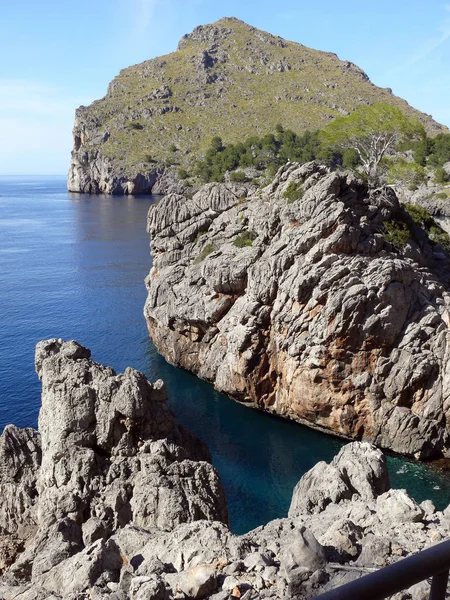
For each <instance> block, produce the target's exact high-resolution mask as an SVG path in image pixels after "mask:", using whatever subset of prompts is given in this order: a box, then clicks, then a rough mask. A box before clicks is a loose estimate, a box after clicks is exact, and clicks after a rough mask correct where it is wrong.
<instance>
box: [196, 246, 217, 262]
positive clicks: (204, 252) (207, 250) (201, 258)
mask: <svg viewBox="0 0 450 600" xmlns="http://www.w3.org/2000/svg"><path fill="white" fill-rule="evenodd" d="M211 252H214V246H213V245H212V244H206V246H205V247H204V248H203V249H202V251H201V252H200V254H199V255H198V256H197V258H196V259H195V260H194V264H195V265H198V264H199V263H201V262H202V261H204V260H205V258H206V257H207V256H208V255H209V254H211Z"/></svg>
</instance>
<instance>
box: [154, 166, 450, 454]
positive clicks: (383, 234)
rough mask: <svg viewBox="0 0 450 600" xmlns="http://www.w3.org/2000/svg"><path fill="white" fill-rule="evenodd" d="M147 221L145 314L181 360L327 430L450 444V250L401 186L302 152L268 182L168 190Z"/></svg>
mask: <svg viewBox="0 0 450 600" xmlns="http://www.w3.org/2000/svg"><path fill="white" fill-rule="evenodd" d="M293 189H294V190H295V189H296V190H297V196H298V198H297V199H296V200H294V201H292V202H289V201H288V199H287V198H286V197H285V194H286V192H288V190H291V192H292V190H293ZM291 198H292V196H291ZM392 223H393V224H394V227H397V228H400V229H401V228H402V227H403V228H409V230H410V235H411V238H410V241H409V242H408V243H406V244H405V245H404V247H397V246H395V245H393V243H391V242H390V241H389V239H392V238H390V237H389V234H388V225H387V224H392ZM148 228H149V232H150V235H151V246H152V254H153V268H152V270H151V272H150V275H149V277H148V278H147V286H148V298H147V302H146V306H145V315H146V318H147V323H148V328H149V331H150V335H151V337H152V339H153V341H154V342H155V344H156V346H157V348H158V350H159V351H160V352H161V353H162V354H163V355H164V356H165V358H166V359H167V360H169V361H170V362H171V363H173V364H175V365H178V366H181V367H183V368H185V369H188V370H191V371H193V372H194V373H196V374H198V375H199V376H200V377H202V378H204V379H206V380H209V381H211V382H213V383H214V386H215V387H216V388H217V389H218V390H221V391H224V392H226V393H228V394H230V395H231V396H233V397H234V398H236V399H237V400H240V401H243V402H249V403H251V404H253V405H255V406H257V407H258V408H260V409H263V410H266V411H269V412H272V413H276V414H278V415H280V416H283V417H287V418H290V419H294V420H297V421H300V422H302V423H306V424H308V425H310V426H313V427H317V428H319V429H322V430H325V431H330V432H333V433H335V434H338V435H343V436H346V437H348V438H353V439H359V440H367V441H370V442H374V443H375V444H377V445H378V446H380V447H384V448H389V449H391V450H394V451H395V452H398V453H402V454H406V455H410V456H415V457H418V458H429V457H432V456H439V455H442V454H444V455H447V454H448V453H449V443H450V442H449V436H448V425H447V424H448V421H449V419H450V414H449V402H448V399H449V396H450V388H449V381H450V378H449V365H450V360H449V347H448V342H447V339H448V328H449V324H450V296H449V293H448V285H449V276H450V262H449V257H448V255H447V254H446V253H445V252H444V251H443V249H442V247H441V246H439V245H438V244H435V243H434V242H433V241H432V240H430V239H429V238H428V237H427V235H426V233H425V231H424V230H423V229H422V228H421V227H420V226H419V225H417V224H415V223H414V221H413V220H412V219H411V217H410V216H409V215H408V213H406V211H405V210H404V209H402V208H401V206H400V204H399V202H398V199H397V197H396V196H395V194H394V192H393V191H392V190H391V189H390V188H386V189H382V190H376V191H371V192H370V193H369V192H368V190H367V188H366V187H365V186H364V185H362V184H359V183H358V182H357V181H356V180H355V179H354V178H353V177H352V176H350V175H348V174H345V173H338V172H329V171H328V170H327V168H326V167H323V166H320V165H316V164H314V163H308V164H305V165H302V166H300V165H298V164H294V163H290V164H287V165H286V166H284V167H282V168H281V169H280V171H279V172H278V174H277V176H276V178H275V180H274V181H273V183H272V184H270V185H269V186H268V187H267V188H265V189H264V190H259V191H258V190H255V189H254V188H251V189H250V191H248V190H247V189H246V188H245V187H243V186H239V185H238V184H231V183H230V184H207V185H206V186H204V187H203V188H202V189H201V190H200V191H198V192H197V193H196V194H195V195H194V196H193V197H192V198H189V197H185V196H182V195H179V194H168V195H167V196H166V197H165V198H163V200H162V201H161V202H160V203H159V204H157V205H155V206H153V207H152V208H151V209H150V212H149V218H148Z"/></svg>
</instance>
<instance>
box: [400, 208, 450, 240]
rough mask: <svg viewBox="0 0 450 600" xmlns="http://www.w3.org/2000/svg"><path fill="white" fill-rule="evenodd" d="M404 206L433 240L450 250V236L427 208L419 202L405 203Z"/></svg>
mask: <svg viewBox="0 0 450 600" xmlns="http://www.w3.org/2000/svg"><path fill="white" fill-rule="evenodd" d="M404 207H405V209H406V210H407V212H408V213H409V215H410V216H411V217H412V219H413V220H414V222H415V223H417V224H418V225H421V226H422V227H423V228H424V229H425V231H426V232H427V234H428V237H429V238H430V240H431V241H432V242H434V243H435V244H441V246H443V247H444V248H445V249H446V250H447V251H450V236H449V235H448V233H447V232H445V231H444V230H443V229H442V227H441V226H440V225H439V223H437V222H436V221H435V220H434V219H433V217H432V216H431V215H430V213H429V212H428V211H427V210H426V209H425V208H422V206H418V205H417V204H405V205H404Z"/></svg>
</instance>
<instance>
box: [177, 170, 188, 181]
mask: <svg viewBox="0 0 450 600" xmlns="http://www.w3.org/2000/svg"><path fill="white" fill-rule="evenodd" d="M177 177H178V179H187V178H188V177H189V173H188V172H187V171H186V169H183V167H180V168H179V169H178V172H177Z"/></svg>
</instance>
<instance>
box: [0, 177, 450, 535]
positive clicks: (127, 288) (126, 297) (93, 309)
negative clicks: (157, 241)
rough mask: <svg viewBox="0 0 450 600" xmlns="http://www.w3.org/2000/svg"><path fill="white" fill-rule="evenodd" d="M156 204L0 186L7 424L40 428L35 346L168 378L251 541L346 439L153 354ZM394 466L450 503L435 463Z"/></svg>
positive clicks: (414, 489)
mask: <svg viewBox="0 0 450 600" xmlns="http://www.w3.org/2000/svg"><path fill="white" fill-rule="evenodd" d="M155 201H156V198H152V197H150V196H148V197H107V196H104V197H103V196H100V197H98V196H79V195H76V194H68V193H67V192H66V191H65V178H64V177H51V178H50V177H47V178H44V177H39V178H38V177H27V178H24V177H20V178H19V177H2V178H0V257H1V270H0V306H1V321H0V322H1V334H2V336H1V345H0V426H1V428H3V427H4V425H6V424H7V423H15V424H16V425H18V426H21V427H25V426H36V423H37V415H38V410H39V405H40V398H39V396H40V383H39V381H38V379H37V376H36V374H35V372H34V365H33V358H34V346H35V344H36V342H37V341H39V340H40V339H44V338H48V337H62V338H65V339H77V340H78V341H79V342H80V343H82V344H83V345H85V346H87V347H89V348H91V350H92V354H93V358H94V359H95V360H97V361H99V362H101V363H104V364H107V365H110V366H112V367H113V368H115V369H116V370H117V371H121V370H123V369H124V368H125V367H127V366H132V367H134V368H137V369H139V370H141V371H143V372H145V373H146V374H147V375H148V376H149V377H150V378H151V379H152V380H154V379H156V378H162V379H164V381H165V382H166V385H167V388H168V392H169V397H170V406H171V408H172V410H173V411H174V412H175V414H176V417H177V419H178V421H179V422H180V423H182V424H183V425H184V426H186V427H188V428H189V429H191V430H192V431H193V432H194V433H196V434H197V435H199V436H200V437H201V438H202V439H203V440H205V441H206V442H207V443H208V445H209V448H210V450H211V453H212V455H213V462H214V464H215V466H216V467H217V469H218V470H219V473H220V475H221V477H222V480H223V483H224V485H225V489H226V492H227V497H228V502H229V508H230V518H231V526H232V529H233V530H234V531H235V532H236V533H243V532H245V531H247V530H249V529H251V528H253V527H256V526H258V525H261V524H263V523H265V522H267V521H269V520H270V519H274V518H277V517H282V516H286V514H287V510H288V507H289V502H290V498H291V494H292V489H293V487H294V486H295V484H296V483H297V481H298V479H299V478H300V477H301V476H302V474H303V473H304V472H305V471H306V470H308V469H309V468H311V467H312V466H313V465H314V464H316V463H317V462H318V461H320V460H326V461H329V460H331V458H332V457H333V456H334V455H335V454H336V452H337V451H338V450H339V448H341V447H342V444H343V442H342V441H341V440H338V439H336V438H334V437H332V436H327V435H324V434H321V433H319V432H316V431H313V430H311V429H308V428H306V427H302V426H300V425H297V424H295V423H290V422H286V421H283V420H281V419H278V418H275V417H271V416H269V415H266V414H263V413H260V412H257V411H255V410H251V409H249V408H246V407H245V406H242V405H239V404H237V403H235V402H233V401H232V400H230V399H229V398H228V397H226V396H225V395H223V394H219V393H217V392H215V391H214V389H213V388H212V386H211V385H209V384H207V383H205V382H203V381H201V380H199V379H197V378H196V377H194V376H193V375H191V374H189V373H186V372H184V371H181V370H179V369H176V368H174V367H172V366H171V365H169V364H167V363H166V362H165V360H164V359H163V358H162V357H161V356H159V355H158V354H157V352H156V350H155V348H154V346H153V344H152V343H151V341H150V340H149V338H148V335H147V330H146V326H145V321H144V317H143V314H142V309H143V306H144V302H145V297H146V290H145V286H144V283H143V281H144V278H145V276H146V275H147V273H148V271H149V269H150V265H151V259H150V254H149V240H148V234H147V233H146V231H145V224H146V215H147V211H148V208H149V206H150V205H151V203H152V202H155ZM388 461H389V469H390V475H391V483H392V485H393V487H400V488H401V487H404V488H406V489H407V490H408V492H409V493H410V494H411V495H412V496H413V497H414V498H416V500H418V501H419V502H420V501H422V500H424V499H426V498H430V499H432V500H433V501H434V502H435V504H436V505H437V506H438V508H444V507H445V506H447V505H448V503H449V502H450V482H449V481H448V480H447V479H445V478H443V477H441V476H440V475H439V474H438V473H437V472H436V471H435V470H433V469H432V468H431V467H430V466H427V465H423V464H417V463H413V462H409V461H406V460H404V459H401V458H399V457H388Z"/></svg>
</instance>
